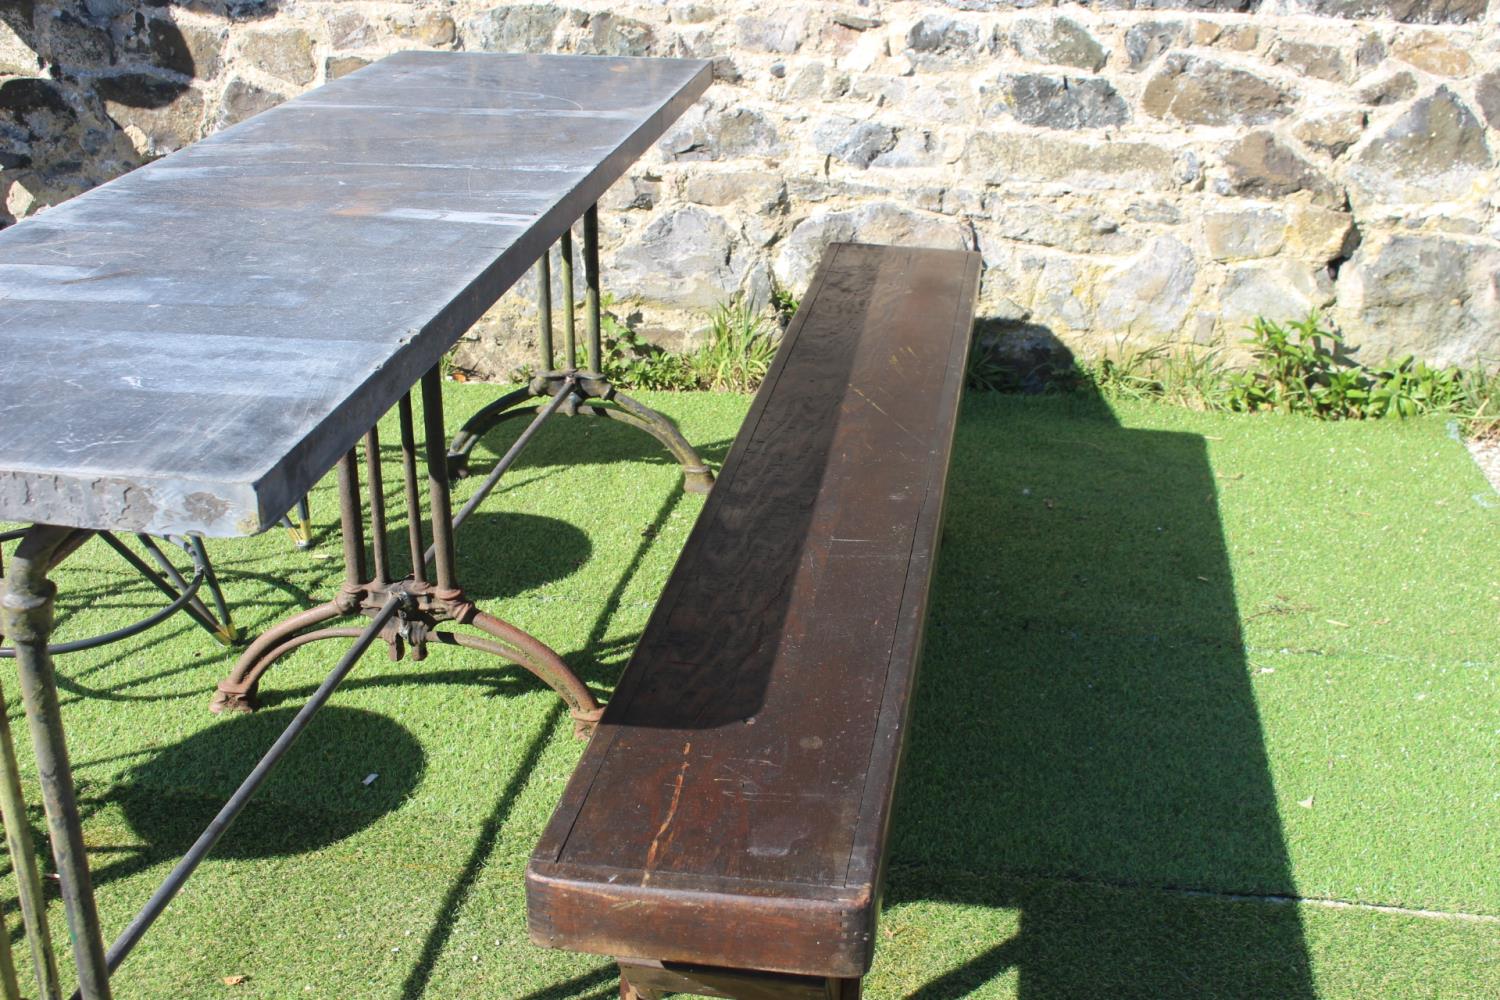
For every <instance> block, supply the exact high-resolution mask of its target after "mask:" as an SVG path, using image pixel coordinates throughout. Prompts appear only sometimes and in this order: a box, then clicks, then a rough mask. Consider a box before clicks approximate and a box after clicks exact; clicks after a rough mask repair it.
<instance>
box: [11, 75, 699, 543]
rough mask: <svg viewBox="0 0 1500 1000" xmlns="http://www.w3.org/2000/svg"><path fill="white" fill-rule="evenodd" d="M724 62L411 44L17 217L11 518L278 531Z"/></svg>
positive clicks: (218, 531) (213, 531)
mask: <svg viewBox="0 0 1500 1000" xmlns="http://www.w3.org/2000/svg"><path fill="white" fill-rule="evenodd" d="M710 75H711V73H710V69H709V64H708V63H706V62H703V61H700V60H670V59H612V58H594V57H581V56H543V55H495V54H483V53H436V52H410V53H400V54H397V55H393V56H390V57H388V58H386V59H384V60H382V61H380V62H379V63H376V64H374V65H372V66H369V67H366V68H364V69H361V70H359V71H357V72H355V73H353V74H351V75H349V76H346V77H344V78H342V79H339V80H337V81H335V82H333V83H330V84H327V85H325V86H323V87H320V88H318V89H317V90H314V91H311V92H309V93H307V94H304V95H303V96H301V97H298V98H296V99H294V100H291V101H288V102H287V103H285V104H282V105H280V106H278V107H276V108H274V109H272V110H270V111H267V112H265V113H263V114H260V115H257V116H256V117H254V118H251V119H249V120H248V121H245V122H243V123H241V124H239V125H237V126H235V127H233V128H231V129H228V130H226V131H224V132H221V133H219V134H217V135H215V136H212V137H211V138H208V139H206V140H204V141H202V142H199V143H197V144H195V145H193V146H191V147H189V148H187V149H184V150H182V151H181V152H178V153H175V154H173V155H171V156H168V157H166V158H165V159H162V160H159V161H157V162H155V163H152V164H149V165H148V166H145V167H142V168H141V169H139V170H136V171H134V172H132V173H130V174H127V175H125V176H124V177H121V178H119V179H117V180H115V181H113V182H111V183H109V184H105V185H103V186H102V187H99V188H96V189H94V190H93V191H90V192H87V193H86V194H83V195H81V196H79V197H78V198H75V199H73V200H71V201H69V202H66V203H64V204H63V205H60V206H58V207H56V208H53V209H50V210H48V211H46V212H43V213H42V214H40V215H38V216H36V217H35V218H32V219H29V220H27V221H24V222H22V223H20V224H18V225H15V226H13V227H11V228H9V229H7V230H5V231H3V232H0V521H6V520H17V521H20V520H24V521H43V522H51V523H55V524H63V525H72V526H77V527H93V528H115V529H127V530H132V531H152V532H159V533H165V532H200V533H203V534H208V535H233V534H249V533H252V532H254V531H257V530H259V529H262V528H265V527H268V526H269V525H271V524H273V523H275V521H276V519H277V518H279V517H280V516H281V514H282V513H284V512H285V510H286V509H287V508H288V507H289V506H290V505H291V504H292V503H294V502H295V501H296V499H297V498H298V497H300V496H301V495H302V494H303V493H304V492H305V491H306V490H307V489H308V488H309V487H310V486H312V485H313V484H314V483H315V482H316V481H317V480H318V479H319V478H320V477H321V476H322V475H323V474H324V473H325V472H327V470H328V469H329V468H331V467H332V465H333V463H334V462H335V461H336V460H337V459H338V457H339V456H340V455H341V454H343V453H344V452H345V451H347V450H348V449H349V448H350V447H351V446H352V445H353V444H354V443H355V442H356V441H357V440H358V439H359V436H360V435H361V434H363V433H364V432H365V431H366V430H367V429H368V428H369V427H370V426H371V425H372V424H373V423H374V422H375V420H376V419H377V418H378V417H379V416H380V415H381V414H382V413H384V412H385V411H386V410H387V409H389V408H390V407H391V406H392V405H394V403H395V402H396V400H397V399H398V398H399V397H400V396H401V394H402V393H403V392H405V391H406V390H407V389H408V388H409V387H410V386H411V385H412V384H413V383H414V382H415V381H416V379H417V378H418V377H419V376H420V375H421V373H422V372H423V371H425V370H427V369H428V368H430V367H431V366H432V365H433V364H435V363H436V362H437V361H438V359H439V358H440V357H441V355H442V353H443V352H444V351H445V350H447V349H448V348H449V347H451V346H452V345H453V344H454V343H455V342H456V341H457V340H458V338H459V336H460V335H461V334H462V333H463V332H464V331H465V330H467V329H468V328H469V326H471V325H472V324H473V322H474V321H475V320H476V319H478V318H479V316H480V315H481V314H482V313H483V312H484V310H485V309H486V308H488V307H489V306H490V305H491V304H493V303H494V301H495V300H496V299H497V298H498V297H499V296H500V295H501V293H503V292H504V291H505V289H506V288H508V287H510V285H511V284H513V283H514V282H515V280H516V279H517V278H518V277H520V276H521V275H522V274H524V273H525V271H526V269H527V268H528V267H529V266H530V265H531V264H532V263H533V262H534V261H535V260H536V259H537V258H538V257H539V256H540V255H541V253H542V252H543V250H544V249H545V248H546V247H547V246H549V245H550V244H551V243H553V242H554V241H555V240H557V238H558V237H559V236H560V235H561V234H562V232H563V230H564V229H566V228H567V227H568V226H569V225H571V224H572V223H573V222H574V221H575V220H576V219H577V218H578V217H579V216H580V215H581V214H582V213H583V212H584V210H585V209H586V208H587V207H588V206H589V205H591V204H593V203H594V202H595V201H596V200H597V199H598V198H599V197H600V196H601V195H603V194H604V192H605V190H606V189H607V188H608V187H609V185H610V184H612V183H613V182H614V181H615V180H616V179H617V178H619V177H620V176H621V175H622V174H623V173H624V171H625V169H626V168H627V167H628V166H629V165H630V164H631V163H632V162H633V161H634V160H635V159H636V158H637V157H638V156H640V154H641V153H642V152H644V151H645V150H646V149H647V148H648V147H649V146H650V144H651V143H652V142H654V141H655V140H656V139H657V138H658V137H659V136H660V135H661V134H662V132H664V131H665V130H666V128H667V126H668V125H669V124H671V122H672V121H673V120H674V119H676V118H677V117H678V115H680V114H681V113H682V112H683V111H684V110H686V108H687V107H688V106H690V105H691V104H692V102H693V101H694V100H695V99H696V98H697V97H698V95H700V94H701V93H702V92H703V90H704V89H705V88H706V87H707V86H708V82H709V79H710Z"/></svg>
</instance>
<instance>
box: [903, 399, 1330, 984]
mask: <svg viewBox="0 0 1500 1000" xmlns="http://www.w3.org/2000/svg"><path fill="white" fill-rule="evenodd" d="M944 536H945V544H944V546H943V549H942V555H941V562H940V566H939V570H938V575H937V578H936V582H935V592H934V595H933V603H932V612H931V617H930V620H929V625H928V632H927V645H926V653H925V655H924V668H923V669H924V676H923V678H922V682H921V685H920V686H919V688H918V692H919V693H918V696H917V699H918V700H917V705H916V709H915V720H914V728H913V731H912V734H911V739H910V743H909V748H910V750H909V758H908V762H907V769H906V772H905V775H904V779H903V783H902V788H901V793H900V797H899V804H898V812H897V819H896V822H895V828H894V838H893V848H892V858H891V861H892V868H891V878H890V885H889V890H888V895H887V902H888V903H890V904H895V905H900V904H904V903H910V904H914V905H915V904H920V903H921V902H922V901H939V902H943V903H956V904H962V905H968V906H977V907H981V908H992V909H996V910H1010V911H1019V924H1018V926H1019V930H1018V931H1017V932H1016V933H1014V934H1010V933H1009V931H1006V932H1004V933H1006V934H1007V935H1008V936H1007V938H1006V939H1005V940H997V941H993V942H992V944H991V946H990V947H988V949H987V950H985V951H983V952H981V953H980V954H977V955H974V956H973V957H971V958H969V959H967V960H966V961H964V962H962V963H961V964H959V965H957V966H956V967H953V968H949V969H947V970H945V971H943V972H941V973H940V974H938V975H936V976H934V977H933V978H931V979H929V980H927V981H926V982H925V984H924V985H922V986H921V987H920V988H918V989H917V990H916V992H914V993H911V994H909V996H910V997H912V998H914V1000H957V998H960V997H966V996H970V995H972V994H974V993H976V992H981V991H984V992H988V991H989V990H995V991H997V992H998V991H1001V990H1000V986H999V984H998V983H992V981H993V980H995V979H996V977H999V976H1001V975H1002V974H1009V975H1013V976H1015V978H1016V982H1017V983H1018V994H1017V995H1019V996H1020V997H1022V998H1026V1000H1053V998H1064V997H1065V998H1074V997H1110V998H1120V997H1142V998H1145V997H1151V998H1157V997H1277V998H1282V1000H1311V998H1312V997H1313V996H1314V991H1313V985H1312V979H1311V971H1310V964H1309V959H1308V954H1307V947H1306V944H1305V941H1304V938H1303V932H1302V926H1301V922H1300V918H1299V915H1298V912H1297V909H1296V908H1295V907H1294V906H1289V905H1276V904H1272V903H1263V902H1258V901H1248V902H1245V901H1242V902H1234V901H1229V900H1225V899H1222V898H1215V897H1214V895H1213V894H1215V893H1242V894H1267V895H1281V894H1290V893H1293V892H1294V886H1293V882H1292V876H1291V872H1290V868H1289V862H1288V857H1287V850H1286V845H1285V843H1284V840H1283V836H1282V828H1281V822H1280V819H1279V816H1278V813H1277V805H1276V799H1275V794H1274V789H1273V787H1272V781H1271V776H1270V772H1269V768H1268V762H1267V756H1266V750H1265V746H1264V735H1263V733H1262V730H1261V726H1260V721H1259V717H1258V714H1257V709H1256V704H1255V697H1254V693H1253V691H1252V690H1251V674H1250V670H1249V667H1248V664H1247V660H1246V655H1245V651H1244V647H1243V644H1242V640H1241V635H1240V626H1239V621H1240V616H1239V612H1238V609H1237V608H1236V604H1235V598H1234V591H1233V585H1232V579H1231V576H1230V566H1229V560H1228V554H1227V551H1226V547H1225V542H1224V537H1223V531H1222V527H1221V525H1220V523H1219V517H1218V506H1217V491H1216V489H1215V483H1214V476H1213V471H1212V469H1211V467H1210V465H1209V462H1208V458H1207V454H1206V445H1205V442H1204V439H1203V438H1202V437H1200V436H1198V435H1194V434H1185V433H1172V432H1158V431H1140V430H1131V429H1126V428H1123V427H1121V426H1120V425H1119V424H1118V422H1117V421H1116V420H1115V419H1114V417H1113V415H1112V413H1111V412H1110V410H1109V408H1108V407H1107V406H1106V405H1105V404H1104V403H1103V402H1102V401H1101V400H1099V399H1098V398H1091V397H1088V396H1084V395H1070V396H1063V397H1017V396H1002V395H997V394H984V395H976V396H973V397H971V398H970V399H969V400H968V401H967V402H966V404H965V407H964V410H963V413H962V418H961V421H960V425H959V432H958V438H957V443H956V449H955V453H954V459H953V466H952V472H951V474H950V480H949V500H948V509H947V522H946V529H945V533H944ZM1182 890H1190V891H1189V892H1183V891H1182ZM1010 919H1011V918H1010V917H1007V918H1006V919H1005V921H1004V922H1005V923H1006V924H1007V926H1009V920H1010ZM999 922H1001V921H998V920H997V923H999ZM887 947H891V946H890V945H887ZM986 984H991V985H990V986H989V987H988V988H987V987H986Z"/></svg>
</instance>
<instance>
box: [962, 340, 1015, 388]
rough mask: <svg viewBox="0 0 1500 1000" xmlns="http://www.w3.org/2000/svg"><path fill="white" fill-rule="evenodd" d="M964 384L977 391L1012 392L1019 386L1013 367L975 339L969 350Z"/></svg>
mask: <svg viewBox="0 0 1500 1000" xmlns="http://www.w3.org/2000/svg"><path fill="white" fill-rule="evenodd" d="M964 384H965V385H967V386H968V387H969V388H970V389H973V390H976V391H978V392H1013V391H1015V390H1017V389H1019V388H1020V387H1021V383H1020V380H1019V379H1018V378H1017V376H1016V371H1015V369H1014V368H1011V367H1010V366H1009V365H1007V364H1004V363H1002V362H1001V361H1000V360H999V359H998V358H996V357H995V355H994V353H993V352H991V351H990V350H989V349H988V348H987V347H985V346H983V345H981V344H980V343H979V342H978V341H977V340H976V341H975V342H974V346H973V349H972V350H970V351H969V362H968V366H967V368H966V369H965V370H964Z"/></svg>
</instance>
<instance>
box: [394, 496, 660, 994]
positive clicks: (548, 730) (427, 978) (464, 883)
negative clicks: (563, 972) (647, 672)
mask: <svg viewBox="0 0 1500 1000" xmlns="http://www.w3.org/2000/svg"><path fill="white" fill-rule="evenodd" d="M681 500H682V492H681V491H680V490H674V491H673V492H672V493H671V494H669V495H668V496H667V498H666V499H665V500H663V501H662V503H661V506H660V507H658V508H657V511H656V516H655V518H654V519H653V520H652V522H651V525H650V527H649V528H648V529H647V530H646V531H645V532H643V535H642V540H641V543H640V544H639V545H637V546H636V550H635V553H634V555H632V557H631V559H630V561H629V562H628V563H627V564H626V565H625V567H624V569H623V571H622V572H621V573H620V577H619V579H618V581H617V582H616V583H615V586H614V588H613V590H611V591H610V595H609V597H608V599H606V601H605V602H604V605H603V606H602V607H601V608H600V609H599V614H598V615H597V616H596V617H595V618H594V625H593V628H592V629H590V631H589V636H588V639H587V641H585V642H584V644H583V651H584V654H585V655H592V654H591V653H590V651H593V650H595V649H596V648H597V647H598V646H599V645H600V643H602V642H603V640H604V637H605V636H606V635H607V634H608V632H609V624H610V621H611V619H612V618H613V617H614V615H615V613H616V612H617V611H618V610H619V607H620V600H621V598H622V597H623V596H624V594H625V590H626V588H627V587H628V586H629V584H630V580H631V578H632V577H633V576H634V575H635V573H636V571H637V570H638V569H640V566H641V562H642V561H643V560H644V559H645V557H646V553H647V552H648V551H650V548H651V544H652V541H653V540H654V539H655V537H656V535H657V533H658V532H660V530H661V529H662V527H663V526H665V525H666V523H667V519H668V518H669V517H671V516H672V512H673V511H674V510H676V509H677V505H678V504H679V503H680V502H681ZM570 666H573V667H574V668H575V669H578V668H579V667H580V666H583V667H584V670H583V671H581V672H580V676H585V677H586V676H588V673H592V672H593V671H590V670H588V669H587V667H588V666H594V667H596V668H598V667H602V664H600V663H598V662H597V661H592V662H591V663H590V664H589V665H582V664H579V663H571V664H570ZM562 717H563V713H562V704H561V703H560V702H559V703H557V704H555V705H553V706H552V709H551V711H550V712H548V714H547V718H546V722H545V723H544V724H543V725H542V726H541V728H540V729H538V731H537V733H536V735H535V736H533V737H532V740H531V743H530V744H529V745H528V746H527V748H526V750H525V752H524V753H523V754H522V755H521V761H520V764H519V765H518V766H517V768H516V770H515V772H514V774H513V775H512V777H511V779H510V781H509V782H507V783H506V786H505V788H504V789H502V790H501V792H500V795H499V796H498V797H497V798H496V800H495V806H494V808H493V809H492V810H491V811H490V815H489V816H488V817H487V818H486V819H485V822H484V825H483V826H482V827H481V828H480V833H479V836H478V837H477V838H476V839H475V842H474V847H473V849H472V850H471V851H470V852H469V857H468V859H467V860H466V862H465V863H464V867H463V871H462V872H460V873H459V875H458V877H457V878H456V879H455V880H454V882H453V885H452V887H451V888H450V889H449V891H448V894H447V896H446V897H445V898H444V900H443V906H442V909H441V910H440V911H439V913H438V917H437V919H436V920H434V921H433V924H432V929H431V930H430V931H428V934H427V939H426V941H425V942H424V943H423V947H422V953H421V955H420V956H419V957H418V959H417V962H416V964H415V965H414V966H413V967H412V971H411V974H410V975H409V976H407V979H406V982H405V984H403V987H402V990H401V1000H419V998H421V997H423V996H425V995H426V993H427V987H428V985H429V983H430V982H431V980H432V970H433V968H434V967H435V966H436V964H437V961H438V959H439V958H440V957H441V956H442V953H443V949H444V947H445V946H446V945H447V943H448V938H449V937H450V936H451V935H452V933H453V927H454V925H455V924H456V923H457V920H458V915H459V913H460V912H461V911H462V909H463V905H464V903H465V901H466V900H467V899H468V897H469V893H470V891H471V890H472V888H473V885H474V882H475V880H476V879H477V878H478V877H479V873H480V872H481V871H482V870H483V869H484V866H485V864H486V863H487V861H488V860H489V857H490V855H491V854H492V853H493V852H494V849H495V844H496V842H497V841H498V839H499V836H500V831H501V830H502V829H503V827H504V824H505V820H506V818H507V817H508V816H509V815H510V811H511V808H512V806H513V805H514V804H515V801H516V798H517V797H518V796H519V794H520V792H521V790H522V789H523V788H525V787H526V783H527V782H528V781H530V780H531V773H532V771H533V770H534V769H535V768H536V764H537V761H538V760H540V759H541V754H542V750H543V749H544V748H545V747H546V745H547V743H548V742H549V741H550V740H551V738H552V735H553V731H554V730H555V729H556V728H557V724H558V722H559V721H561V719H562ZM596 976H597V977H602V978H598V979H597V981H596ZM615 978H616V975H615V972H614V970H613V969H605V970H603V971H602V972H600V973H597V974H590V975H588V976H583V977H579V978H577V979H574V980H571V981H570V982H568V983H563V984H559V985H557V986H555V987H552V988H549V989H547V990H544V991H542V992H541V993H537V994H533V997H534V998H535V1000H543V998H549V1000H550V998H554V997H556V998H562V997H571V996H574V995H575V992H574V991H575V989H579V988H584V989H586V988H590V987H593V986H597V985H600V984H601V983H603V982H606V981H610V980H614V979H615ZM611 992H613V991H611Z"/></svg>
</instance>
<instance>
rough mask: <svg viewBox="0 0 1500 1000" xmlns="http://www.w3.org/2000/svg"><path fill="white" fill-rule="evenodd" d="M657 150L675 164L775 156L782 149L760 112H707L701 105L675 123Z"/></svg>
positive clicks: (775, 132)
mask: <svg viewBox="0 0 1500 1000" xmlns="http://www.w3.org/2000/svg"><path fill="white" fill-rule="evenodd" d="M657 148H658V149H660V150H661V151H662V152H663V153H665V154H666V155H667V156H669V157H671V158H672V159H674V160H727V159H734V158H735V157H739V156H778V155H780V154H781V153H782V152H783V150H784V149H785V147H784V145H783V144H782V141H781V136H780V133H779V132H778V131H777V129H776V126H775V125H773V124H771V122H770V121H769V120H768V119H767V118H766V116H765V115H763V114H761V113H760V112H759V111H755V110H752V109H750V108H732V109H729V110H726V111H709V110H708V109H706V108H704V107H703V106H701V105H699V106H698V107H695V108H693V109H692V110H690V111H688V113H687V114H684V115H683V116H682V118H680V119H678V122H677V124H676V125H674V126H673V127H672V128H671V129H670V130H668V132H667V134H666V135H664V136H663V137H662V138H661V140H660V142H658V143H657Z"/></svg>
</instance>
